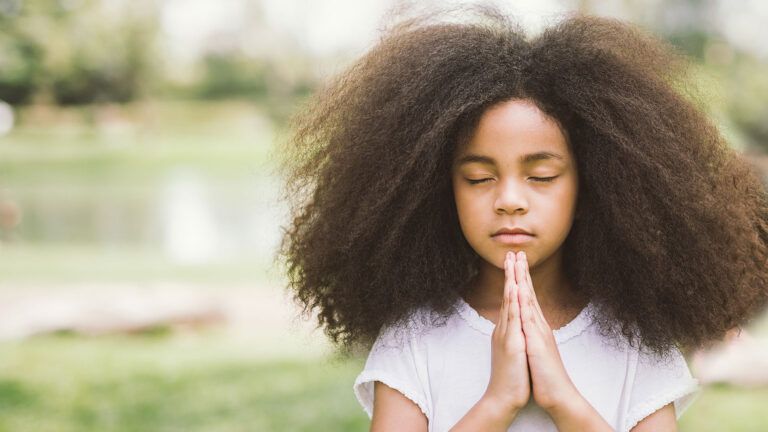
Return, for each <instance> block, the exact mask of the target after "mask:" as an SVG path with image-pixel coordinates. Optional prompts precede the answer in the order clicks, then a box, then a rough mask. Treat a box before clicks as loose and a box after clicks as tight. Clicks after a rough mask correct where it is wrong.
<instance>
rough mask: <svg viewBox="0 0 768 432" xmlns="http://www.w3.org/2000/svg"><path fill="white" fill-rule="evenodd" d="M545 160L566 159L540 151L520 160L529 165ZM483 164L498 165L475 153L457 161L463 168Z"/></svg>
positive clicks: (490, 159) (524, 156)
mask: <svg viewBox="0 0 768 432" xmlns="http://www.w3.org/2000/svg"><path fill="white" fill-rule="evenodd" d="M543 160H561V161H562V160H565V158H564V157H563V156H561V155H559V154H557V153H552V152H548V151H540V152H536V153H529V154H526V155H522V156H520V157H519V158H518V161H519V162H520V163H521V164H524V165H527V164H531V163H533V162H539V161H543ZM473 162H475V163H481V164H486V165H496V160H495V159H493V158H492V157H490V156H484V155H479V154H474V153H468V154H466V155H464V156H462V157H460V158H459V159H457V160H456V166H461V165H464V164H468V163H473Z"/></svg>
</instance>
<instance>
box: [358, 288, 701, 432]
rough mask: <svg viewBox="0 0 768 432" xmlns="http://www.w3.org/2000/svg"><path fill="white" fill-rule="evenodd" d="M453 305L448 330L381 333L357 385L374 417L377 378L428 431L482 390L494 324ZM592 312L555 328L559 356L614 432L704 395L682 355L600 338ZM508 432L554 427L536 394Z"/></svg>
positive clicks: (449, 423) (451, 420)
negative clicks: (413, 409)
mask: <svg viewBox="0 0 768 432" xmlns="http://www.w3.org/2000/svg"><path fill="white" fill-rule="evenodd" d="M456 306H457V307H456V309H457V312H458V313H457V314H453V315H451V316H450V318H449V319H448V321H447V322H446V324H445V326H432V327H423V326H422V327H412V328H408V329H406V328H404V327H397V328H399V329H400V330H403V331H404V333H403V334H404V335H403V336H402V338H399V337H396V333H397V336H399V333H398V332H395V331H394V330H395V327H394V326H392V327H384V328H382V331H381V332H380V333H379V336H378V338H377V339H376V341H375V342H374V344H373V347H372V348H371V351H370V353H369V354H368V358H367V360H366V363H365V367H364V368H363V370H362V372H360V374H359V375H358V376H357V378H356V379H355V383H354V385H353V391H354V393H355V396H356V397H357V400H358V401H359V402H360V404H361V405H362V406H363V408H364V409H365V412H366V413H367V414H368V417H369V418H371V417H372V416H373V396H374V393H373V389H374V381H381V382H383V383H386V384H387V385H388V386H390V387H392V388H394V389H397V390H399V391H400V392H401V393H402V394H404V395H405V396H406V397H408V398H409V399H411V400H412V401H413V402H415V403H416V405H418V406H419V407H420V408H421V411H422V412H423V413H424V415H425V416H426V417H427V419H428V420H429V431H430V432H442V431H447V430H449V429H450V428H451V427H453V426H454V425H455V424H456V423H457V422H458V421H459V420H460V419H461V418H462V417H464V415H465V414H466V413H467V412H468V411H469V410H470V408H472V406H473V405H474V404H475V403H476V402H477V401H478V400H479V399H480V397H481V396H482V395H483V393H485V390H486V388H487V386H488V380H489V379H490V376H491V333H492V332H493V329H494V327H495V324H494V323H493V322H491V321H490V320H488V319H486V318H485V317H483V316H481V315H479V314H478V313H477V311H476V310H475V309H473V308H472V307H471V306H470V305H469V304H467V303H466V302H465V301H464V300H463V299H461V298H459V300H458V302H457V304H456ZM594 311H595V308H594V306H593V304H592V303H590V304H589V305H587V307H585V308H584V309H583V310H582V311H581V312H580V313H579V315H578V316H577V317H576V318H574V319H573V320H572V321H571V322H570V323H568V324H567V325H565V326H563V327H561V328H559V329H557V330H554V336H555V340H556V341H557V346H558V348H559V350H560V357H561V358H562V360H563V364H564V366H565V369H566V371H567V372H568V376H569V377H570V378H571V381H573V383H574V384H575V386H576V388H577V389H578V390H579V392H580V393H581V394H582V395H583V396H584V398H585V399H586V400H587V401H589V403H590V404H591V405H592V406H593V407H594V408H595V409H596V410H597V412H599V413H600V415H602V417H603V418H604V419H605V420H606V421H607V422H608V423H609V424H610V425H611V426H613V428H614V430H616V431H629V430H630V429H631V428H632V427H634V426H635V425H636V424H637V423H638V422H639V421H640V420H642V419H643V418H645V417H647V416H648V415H650V414H652V413H654V412H655V411H656V410H658V409H659V408H661V407H663V406H664V405H666V404H668V403H670V402H674V406H675V411H676V414H677V417H678V418H679V417H680V415H681V414H682V413H683V411H684V410H685V409H686V408H688V406H689V405H690V404H691V403H692V402H693V400H694V399H695V397H696V396H697V395H698V394H699V392H700V390H701V388H700V386H699V382H698V380H697V379H696V378H694V377H693V376H692V375H691V373H690V370H689V369H688V365H687V364H686V362H685V358H684V357H683V356H682V354H681V353H680V351H679V350H674V352H673V353H672V355H671V361H668V362H667V361H662V360H658V359H657V358H656V357H654V356H652V355H650V354H646V353H644V352H640V351H638V349H637V348H632V347H630V346H629V344H626V343H623V344H621V345H620V346H617V345H616V344H615V343H613V342H612V341H611V342H608V341H607V340H606V339H605V338H603V337H601V336H600V335H599V334H598V333H597V325H595V324H594V323H593V321H592V314H593V313H594ZM416 315H418V314H414V316H416ZM412 322H414V323H417V322H421V321H420V320H413V321H412ZM400 341H403V342H404V343H403V344H402V345H400V344H399V342H400ZM507 430H508V431H557V428H556V427H555V424H554V422H553V421H552V420H551V418H550V417H549V415H548V414H547V413H546V411H544V410H543V409H542V408H540V407H539V406H537V405H536V404H535V403H534V402H533V398H532V397H531V399H529V402H528V405H526V406H525V407H524V408H523V409H522V410H521V411H520V412H519V413H518V414H517V416H516V417H515V420H514V421H513V422H512V424H511V425H510V427H509V429H507Z"/></svg>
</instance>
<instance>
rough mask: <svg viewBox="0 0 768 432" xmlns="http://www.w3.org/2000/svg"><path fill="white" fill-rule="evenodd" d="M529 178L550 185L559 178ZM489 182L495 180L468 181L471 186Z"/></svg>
mask: <svg viewBox="0 0 768 432" xmlns="http://www.w3.org/2000/svg"><path fill="white" fill-rule="evenodd" d="M529 178H530V179H532V180H533V181H537V182H541V183H548V182H551V181H552V180H554V179H556V178H557V176H552V177H529ZM489 180H493V179H491V178H484V179H479V180H472V179H467V181H468V182H469V184H473V185H474V184H479V183H485V182H487V181H489Z"/></svg>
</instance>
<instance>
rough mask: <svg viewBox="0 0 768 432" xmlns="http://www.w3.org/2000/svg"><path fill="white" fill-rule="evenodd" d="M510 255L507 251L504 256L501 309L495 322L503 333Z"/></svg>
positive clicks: (505, 326)
mask: <svg viewBox="0 0 768 432" xmlns="http://www.w3.org/2000/svg"><path fill="white" fill-rule="evenodd" d="M510 265H511V264H510V257H509V253H507V255H506V257H505V258H504V275H505V276H504V294H503V296H502V298H501V310H500V311H499V319H498V320H497V322H496V327H497V328H498V329H499V332H500V333H501V334H502V335H503V334H505V333H506V332H507V319H506V317H507V314H508V313H509V300H510V299H509V292H510V291H509V284H508V283H507V281H508V280H509V276H508V275H509V269H510Z"/></svg>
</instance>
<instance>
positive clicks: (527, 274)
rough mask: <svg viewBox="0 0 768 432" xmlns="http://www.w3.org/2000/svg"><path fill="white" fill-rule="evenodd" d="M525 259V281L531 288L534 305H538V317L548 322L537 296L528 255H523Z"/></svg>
mask: <svg viewBox="0 0 768 432" xmlns="http://www.w3.org/2000/svg"><path fill="white" fill-rule="evenodd" d="M523 261H524V262H525V283H526V288H527V289H528V290H529V292H530V294H531V301H532V303H533V305H534V306H535V307H536V312H537V313H538V317H537V318H540V319H541V321H543V322H545V323H546V322H547V320H545V319H544V312H542V310H541V305H540V304H539V299H538V297H536V290H535V289H534V288H533V281H532V280H531V269H530V266H529V265H528V255H524V256H523Z"/></svg>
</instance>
